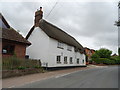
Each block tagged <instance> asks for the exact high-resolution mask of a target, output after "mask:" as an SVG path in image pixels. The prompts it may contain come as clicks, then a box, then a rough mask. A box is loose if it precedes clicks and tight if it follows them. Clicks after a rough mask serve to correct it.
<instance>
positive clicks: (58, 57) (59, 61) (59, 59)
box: [56, 55, 61, 64]
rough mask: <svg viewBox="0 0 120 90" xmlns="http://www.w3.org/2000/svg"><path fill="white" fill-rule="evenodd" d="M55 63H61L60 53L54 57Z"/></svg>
mask: <svg viewBox="0 0 120 90" xmlns="http://www.w3.org/2000/svg"><path fill="white" fill-rule="evenodd" d="M56 63H57V64H61V56H60V55H58V56H57V57H56Z"/></svg>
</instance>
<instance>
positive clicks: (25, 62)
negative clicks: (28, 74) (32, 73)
mask: <svg viewBox="0 0 120 90" xmlns="http://www.w3.org/2000/svg"><path fill="white" fill-rule="evenodd" d="M40 63H41V62H40V61H39V60H32V59H20V58H17V57H15V56H14V57H9V58H3V59H2V69H3V70H9V69H23V68H24V67H25V68H35V67H36V66H40V67H41V64H40ZM37 68H38V67H37Z"/></svg>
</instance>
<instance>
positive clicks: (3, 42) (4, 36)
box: [0, 13, 31, 58]
mask: <svg viewBox="0 0 120 90" xmlns="http://www.w3.org/2000/svg"><path fill="white" fill-rule="evenodd" d="M0 34H1V35H0V53H1V54H2V57H10V56H13V55H14V54H15V55H16V56H17V57H19V58H25V53H26V47H27V46H29V45H30V44H31V43H30V42H29V41H27V40H26V39H25V38H24V37H23V36H22V35H20V34H19V33H18V32H17V31H16V30H14V29H12V28H11V27H10V25H9V24H8V23H7V21H6V20H5V18H4V17H3V15H2V14H1V13H0Z"/></svg>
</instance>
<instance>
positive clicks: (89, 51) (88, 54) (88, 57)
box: [84, 47, 95, 64]
mask: <svg viewBox="0 0 120 90" xmlns="http://www.w3.org/2000/svg"><path fill="white" fill-rule="evenodd" d="M84 50H85V53H86V56H87V63H88V64H89V61H90V60H91V56H92V55H93V54H94V53H95V50H94V49H89V48H87V47H85V48H84Z"/></svg>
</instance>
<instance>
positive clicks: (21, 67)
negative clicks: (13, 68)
mask: <svg viewBox="0 0 120 90" xmlns="http://www.w3.org/2000/svg"><path fill="white" fill-rule="evenodd" d="M17 69H18V70H23V69H26V67H23V66H19V67H18V68H17Z"/></svg>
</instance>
